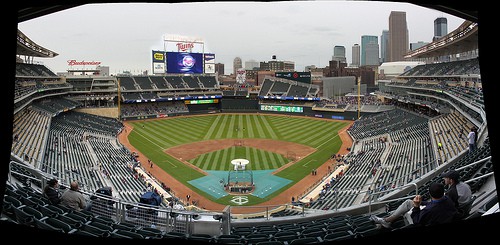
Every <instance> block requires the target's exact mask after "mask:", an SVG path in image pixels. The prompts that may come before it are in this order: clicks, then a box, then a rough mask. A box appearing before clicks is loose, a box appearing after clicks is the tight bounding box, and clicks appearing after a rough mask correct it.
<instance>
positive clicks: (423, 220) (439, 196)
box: [411, 182, 458, 226]
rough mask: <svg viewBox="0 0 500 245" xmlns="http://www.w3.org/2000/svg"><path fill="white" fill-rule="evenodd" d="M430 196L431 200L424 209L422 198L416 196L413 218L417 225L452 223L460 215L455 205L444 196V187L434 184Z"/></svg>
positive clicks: (430, 189) (430, 187)
mask: <svg viewBox="0 0 500 245" xmlns="http://www.w3.org/2000/svg"><path fill="white" fill-rule="evenodd" d="M429 194H430V196H431V200H430V201H428V202H427V203H426V205H425V207H424V208H422V207H421V206H420V204H422V196H420V195H416V196H415V197H414V198H413V209H412V212H411V218H412V220H413V224H415V225H422V226H428V225H436V224H445V223H449V222H452V221H453V220H455V219H456V217H457V215H458V211H457V208H456V207H455V203H453V201H452V200H451V199H450V198H449V197H448V196H446V195H445V194H444V185H443V184H442V183H438V182H434V183H432V184H431V185H430V186H429Z"/></svg>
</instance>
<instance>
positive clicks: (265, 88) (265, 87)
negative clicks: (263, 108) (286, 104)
mask: <svg viewBox="0 0 500 245" xmlns="http://www.w3.org/2000/svg"><path fill="white" fill-rule="evenodd" d="M273 84H274V81H271V80H269V79H264V81H263V82H262V86H261V88H260V91H259V96H267V95H269V92H270V91H269V90H270V89H271V87H272V86H273Z"/></svg>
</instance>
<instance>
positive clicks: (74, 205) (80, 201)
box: [61, 181, 90, 211]
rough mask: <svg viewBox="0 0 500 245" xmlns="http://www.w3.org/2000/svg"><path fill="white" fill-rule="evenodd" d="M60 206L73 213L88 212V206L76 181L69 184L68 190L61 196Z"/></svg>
mask: <svg viewBox="0 0 500 245" xmlns="http://www.w3.org/2000/svg"><path fill="white" fill-rule="evenodd" d="M61 204H62V205H64V206H67V207H69V208H71V209H73V210H75V211H81V210H90V205H87V201H86V200H85V197H83V194H82V193H81V192H80V187H79V185H78V182H77V181H73V182H71V183H70V187H69V190H66V191H65V192H64V193H63V194H62V197H61Z"/></svg>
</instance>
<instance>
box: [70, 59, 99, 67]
mask: <svg viewBox="0 0 500 245" xmlns="http://www.w3.org/2000/svg"><path fill="white" fill-rule="evenodd" d="M100 64H101V62H100V61H83V60H82V61H76V60H68V65H69V66H98V65H100Z"/></svg>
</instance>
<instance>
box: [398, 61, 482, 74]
mask: <svg viewBox="0 0 500 245" xmlns="http://www.w3.org/2000/svg"><path fill="white" fill-rule="evenodd" d="M468 74H480V73H479V58H474V59H467V60H458V61H451V62H441V63H432V64H424V65H418V66H415V67H413V68H412V69H410V70H408V71H405V72H403V73H402V74H401V75H400V77H410V76H422V77H439V76H451V75H468Z"/></svg>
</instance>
